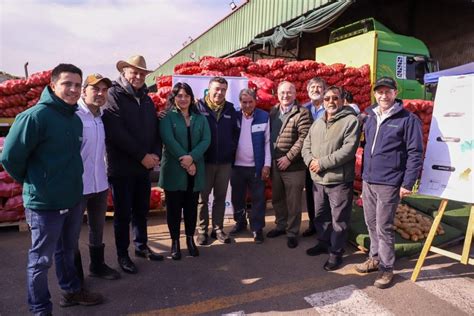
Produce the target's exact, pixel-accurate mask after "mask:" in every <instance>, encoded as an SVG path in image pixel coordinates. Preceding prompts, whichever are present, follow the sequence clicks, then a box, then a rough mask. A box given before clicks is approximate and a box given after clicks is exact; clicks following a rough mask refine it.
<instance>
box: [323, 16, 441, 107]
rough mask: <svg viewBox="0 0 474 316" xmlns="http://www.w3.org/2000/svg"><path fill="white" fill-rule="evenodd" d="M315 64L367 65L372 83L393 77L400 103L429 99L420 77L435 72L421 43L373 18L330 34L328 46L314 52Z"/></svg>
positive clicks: (434, 66) (429, 96) (436, 68)
mask: <svg viewBox="0 0 474 316" xmlns="http://www.w3.org/2000/svg"><path fill="white" fill-rule="evenodd" d="M316 61H317V62H322V63H325V64H328V65H330V64H333V63H344V64H346V66H352V67H360V66H362V65H364V64H368V65H370V70H371V82H372V83H373V82H375V80H377V78H380V77H383V76H390V77H393V78H394V79H395V80H396V81H397V84H398V92H399V94H398V96H399V97H400V98H402V99H431V94H430V93H427V92H426V90H425V86H424V82H423V77H424V75H425V73H427V72H432V71H437V70H438V65H437V63H436V62H434V61H433V60H432V59H431V58H430V53H429V50H428V48H427V47H426V45H425V44H424V43H423V42H422V41H420V40H419V39H416V38H414V37H410V36H404V35H400V34H396V33H394V32H392V31H391V30H390V29H388V28H387V27H386V26H384V25H383V24H381V23H380V22H378V21H376V20H375V19H373V18H368V19H364V20H360V21H357V22H355V23H352V24H349V25H346V26H343V27H340V28H338V29H336V30H334V31H332V32H331V35H330V38H329V44H328V45H325V46H321V47H318V48H316Z"/></svg>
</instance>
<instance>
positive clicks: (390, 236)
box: [362, 181, 400, 271]
mask: <svg viewBox="0 0 474 316" xmlns="http://www.w3.org/2000/svg"><path fill="white" fill-rule="evenodd" d="M362 202H363V203H364V217H365V223H366V225H367V228H368V230H369V237H370V253H369V256H370V257H372V258H374V259H376V260H379V261H380V265H379V270H382V271H392V270H393V265H394V263H395V232H394V231H393V222H394V219H395V212H396V210H397V207H398V202H400V187H396V186H391V185H382V184H370V183H367V182H365V181H364V182H363V183H362Z"/></svg>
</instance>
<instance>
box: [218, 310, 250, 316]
mask: <svg viewBox="0 0 474 316" xmlns="http://www.w3.org/2000/svg"><path fill="white" fill-rule="evenodd" d="M222 316H245V312H244V311H238V312H232V313H228V314H222Z"/></svg>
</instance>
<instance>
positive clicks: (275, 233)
mask: <svg viewBox="0 0 474 316" xmlns="http://www.w3.org/2000/svg"><path fill="white" fill-rule="evenodd" d="M285 234H286V232H285V231H284V230H278V229H272V230H271V231H269V232H268V233H267V237H268V238H275V237H278V236H281V235H285Z"/></svg>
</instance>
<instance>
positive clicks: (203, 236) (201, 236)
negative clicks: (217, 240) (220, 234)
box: [196, 233, 209, 246]
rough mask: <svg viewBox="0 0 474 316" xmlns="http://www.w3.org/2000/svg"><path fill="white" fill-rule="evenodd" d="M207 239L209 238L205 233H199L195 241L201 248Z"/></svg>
mask: <svg viewBox="0 0 474 316" xmlns="http://www.w3.org/2000/svg"><path fill="white" fill-rule="evenodd" d="M208 238H209V236H208V235H207V233H202V234H201V233H200V234H198V236H197V238H196V240H197V242H198V244H199V245H201V246H203V245H207V241H208Z"/></svg>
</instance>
